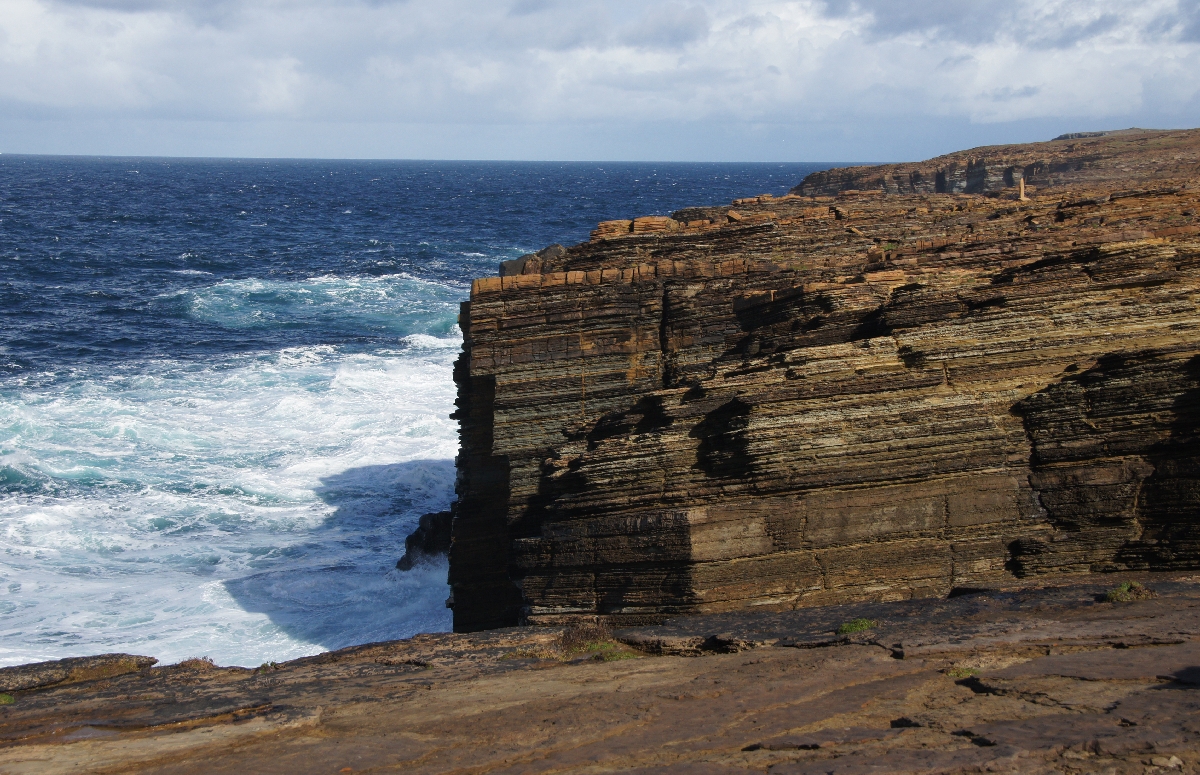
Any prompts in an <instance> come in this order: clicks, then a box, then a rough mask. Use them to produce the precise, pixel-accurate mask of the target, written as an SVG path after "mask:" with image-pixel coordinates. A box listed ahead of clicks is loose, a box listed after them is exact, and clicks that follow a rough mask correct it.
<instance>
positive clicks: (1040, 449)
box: [450, 130, 1200, 631]
mask: <svg viewBox="0 0 1200 775" xmlns="http://www.w3.org/2000/svg"><path fill="white" fill-rule="evenodd" d="M1043 146H1045V147H1043ZM1047 149H1049V150H1047ZM983 150H984V151H986V153H983V152H979V153H976V154H975V155H976V156H977V157H979V158H981V159H984V162H981V163H982V164H983V168H985V169H986V170H994V169H1001V173H1000V174H999V176H998V177H997V176H996V175H993V174H992V172H987V175H986V176H985V177H986V180H987V181H990V182H988V183H987V185H986V186H985V187H983V188H982V189H979V190H981V191H984V192H985V193H988V194H989V195H987V196H985V195H982V194H951V193H925V189H923V188H921V187H919V186H910V187H909V188H907V189H906V188H903V187H899V188H896V187H892V186H890V185H887V184H880V185H879V186H876V187H875V190H874V191H873V192H872V191H864V190H863V189H867V188H870V187H871V186H869V185H868V183H869V182H870V181H872V180H885V181H886V180H888V179H892V178H888V177H887V176H888V175H893V172H894V170H893V169H892V168H891V167H889V168H852V169H850V170H844V171H840V172H838V171H833V172H830V173H821V174H819V175H817V176H812V177H810V178H809V179H807V180H806V181H805V182H804V183H803V184H801V185H800V186H799V187H798V189H797V191H798V192H800V193H799V194H793V195H790V196H788V197H780V198H771V197H757V198H751V199H744V200H739V201H738V202H736V203H734V204H733V205H732V206H729V207H715V208H696V209H693V210H688V211H681V212H679V213H676V214H675V215H674V216H673V217H671V218H665V217H657V218H641V219H630V220H628V221H614V222H608V223H606V224H601V226H600V228H598V229H597V231H596V232H595V233H594V235H593V239H592V241H590V242H588V243H584V244H582V245H576V246H574V247H571V248H567V249H561V248H559V249H554V250H548V251H543V252H542V253H540V254H537V255H533V256H529V257H527V258H526V259H525V260H523V261H521V262H519V266H518V265H512V266H508V267H506V269H505V276H504V277H496V278H488V279H482V280H477V281H476V282H475V284H474V286H473V288H472V292H471V300H470V302H469V303H467V304H464V306H463V310H462V315H461V317H460V321H461V325H462V328H463V331H464V335H465V344H464V353H463V356H462V358H461V359H460V361H459V362H458V365H457V367H456V370H455V379H456V382H457V383H458V388H459V397H458V410H457V412H456V414H455V417H457V418H458V420H459V422H460V425H461V437H462V451H461V454H460V457H459V459H458V472H459V479H458V486H457V487H458V501H457V503H456V504H455V506H454V518H453V542H452V545H451V549H450V563H451V566H450V581H451V584H452V589H453V598H452V601H453V607H454V621H455V628H456V630H459V631H471V630H480V629H485V628H491V627H500V626H509V625H515V624H518V623H539V624H554V623H564V622H568V621H572V620H575V619H581V618H583V619H587V618H593V617H597V616H599V617H602V618H606V619H607V620H609V621H610V622H612V623H613V624H614V625H618V626H620V625H635V624H651V623H654V622H658V621H661V620H662V619H663V618H664V617H666V616H670V615H678V614H696V613H714V612H721V611H729V610H736V609H741V608H746V607H751V606H769V607H772V608H776V609H789V608H795V607H802V606H813V605H828V604H837V603H846V602H852V601H869V600H896V599H907V598H919V597H924V596H946V595H948V594H950V593H951V592H952V591H954V590H956V589H957V590H961V589H974V588H986V587H995V586H997V585H1009V584H1012V583H1014V582H1015V581H1016V580H1017V579H1030V578H1032V577H1037V576H1042V575H1046V574H1063V573H1087V572H1093V571H1111V570H1155V569H1157V570H1167V569H1183V568H1194V567H1197V565H1198V564H1200V518H1198V517H1197V514H1200V510H1198V509H1200V487H1198V486H1197V476H1198V475H1200V445H1198V437H1197V430H1198V425H1197V422H1198V419H1200V418H1198V415H1197V412H1198V411H1200V402H1198V400H1197V399H1198V397H1200V392H1198V391H1200V338H1198V336H1197V334H1198V330H1197V329H1198V327H1200V315H1198V314H1197V307H1196V302H1197V294H1198V292H1200V218H1197V211H1198V210H1200V187H1197V186H1198V184H1200V174H1198V172H1197V160H1198V159H1200V155H1198V151H1200V131H1195V130H1193V131H1188V132H1160V133H1126V134H1116V135H1112V136H1106V137H1089V138H1082V139H1078V138H1077V139H1071V140H1061V141H1057V142H1054V143H1049V144H1038V145H1035V146H1018V147H1006V148H1004V149H1001V150H1002V151H1003V153H1000V152H999V151H996V150H995V149H983ZM1050 151H1052V152H1053V153H1052V156H1053V159H1054V160H1055V161H1054V163H1053V164H1052V165H1051V168H1052V173H1053V174H1048V175H1046V176H1044V177H1041V178H1039V177H1038V174H1040V173H1036V170H1035V171H1032V172H1030V171H1024V172H1022V174H1023V175H1024V177H1025V179H1026V181H1027V183H1030V185H1028V186H1027V192H1028V193H1029V195H1030V199H1029V200H1027V201H1021V200H1018V199H1017V189H1016V188H1013V187H1012V186H1014V185H1016V183H1019V180H1018V179H1017V178H1012V179H1011V180H1010V179H1009V178H1006V177H1005V175H1004V174H1003V170H1002V168H1004V165H1008V166H1013V165H1014V164H1017V162H1019V161H1020V159H1021V158H1025V157H1022V156H1021V154H1022V153H1024V154H1026V156H1029V157H1030V158H1032V157H1033V156H1037V157H1039V158H1041V157H1046V154H1047V153H1049V152H1050ZM972 153H975V152H972ZM989 154H991V155H992V156H996V157H997V158H999V159H1000V161H1001V162H1003V164H1001V165H1000V166H999V167H997V166H996V165H995V164H992V162H991V161H988V159H990V158H991V157H990V156H989ZM1047 158H1049V157H1047ZM1014 160H1015V161H1014ZM935 162H936V163H935ZM943 162H944V160H934V162H930V163H928V165H927V166H930V165H932V166H930V169H934V168H938V165H942V166H945V164H943ZM1010 162H1011V163H1010ZM1054 165H1057V166H1054ZM917 166H918V167H919V166H920V165H917ZM922 169H924V168H923V167H922ZM1022 169H1023V170H1024V168H1022ZM922 174H924V173H922ZM893 177H894V175H893ZM910 178H911V176H910ZM935 178H936V175H935ZM993 178H994V179H993ZM1010 178H1011V176H1010ZM864 181H866V182H864ZM847 188H853V189H855V190H853V191H843V189H847ZM935 188H936V186H935ZM969 188H970V187H969V186H964V189H969ZM893 189H894V190H897V191H901V192H904V191H913V192H916V193H899V194H896V193H884V192H885V191H887V192H892V191H893ZM951 190H958V189H957V188H953V189H951ZM835 191H841V192H842V193H841V194H840V195H838V196H805V195H802V194H808V193H822V194H824V193H832V192H835Z"/></svg>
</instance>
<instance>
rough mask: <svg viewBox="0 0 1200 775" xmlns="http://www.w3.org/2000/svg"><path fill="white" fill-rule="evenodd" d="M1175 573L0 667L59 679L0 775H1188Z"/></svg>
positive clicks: (30, 693)
mask: <svg viewBox="0 0 1200 775" xmlns="http://www.w3.org/2000/svg"><path fill="white" fill-rule="evenodd" d="M1174 575H1175V576H1176V578H1175V579H1174V580H1171V579H1168V578H1163V577H1162V576H1161V575H1159V576H1158V577H1156V578H1151V577H1150V574H1140V575H1139V578H1140V579H1141V580H1142V582H1144V583H1145V584H1146V585H1147V586H1148V587H1150V588H1151V589H1154V590H1156V591H1157V592H1158V597H1157V598H1154V599H1149V600H1142V601H1137V602H1130V603H1109V602H1104V599H1105V595H1104V593H1105V591H1106V589H1107V585H1101V584H1099V583H1097V581H1100V579H1095V578H1092V579H1083V581H1084V582H1085V583H1082V584H1076V585H1072V586H1065V587H1059V588H1051V589H1036V590H1024V591H1005V592H1002V593H996V594H987V593H983V594H973V595H966V596H960V597H955V598H953V599H950V600H944V601H943V600H914V601H902V602H894V603H879V604H859V605H853V606H841V607H833V608H826V609H806V610H803V611H787V612H781V613H772V612H767V611H762V610H752V611H739V612H733V613H727V614H716V615H713V616H708V617H691V618H683V619H680V620H677V621H674V622H670V623H668V624H666V625H663V626H655V627H639V628H632V629H629V630H617V631H616V633H615V638H616V641H615V642H614V641H613V640H610V639H607V638H604V637H602V636H600V637H596V634H595V633H594V631H593V633H591V634H588V635H587V637H585V638H581V637H579V636H581V635H584V634H585V633H586V632H587V631H586V630H585V631H584V632H580V631H579V630H568V631H567V632H564V633H561V634H560V631H559V630H557V629H555V628H544V627H538V628H534V627H527V628H514V629H507V630H501V631H496V632H488V633H473V634H450V633H441V634H436V635H420V636H417V637H415V638H413V639H411V640H407V641H396V642H392V643H376V644H371V645H367V646H357V647H354V648H349V649H343V650H341V651H337V652H332V653H327V654H321V655H318V656H314V657H307V658H304V659H298V660H294V661H291V662H286V663H283V664H274V663H271V664H267V665H263V666H262V667H260V668H257V669H254V670H248V669H245V668H220V667H215V666H213V665H211V664H209V663H206V662H204V661H203V660H190V661H189V662H188V663H184V664H181V665H172V666H167V667H154V668H151V667H148V666H147V665H145V664H143V665H141V666H140V667H134V666H131V667H129V668H122V669H121V670H118V671H115V672H111V673H107V674H100V675H90V676H81V675H75V673H76V670H75V669H74V667H68V668H66V669H64V667H63V665H62V664H61V663H50V664H47V665H37V666H26V667H23V668H7V669H4V670H0V686H3V685H10V686H11V685H13V684H17V685H21V686H26V687H29V686H30V684H31V683H38V682H40V680H41V679H39V678H36V677H35V678H33V679H31V678H30V676H31V675H34V674H37V675H39V676H46V675H51V674H57V675H59V676H66V675H67V674H71V677H67V678H58V679H55V681H54V682H53V683H52V684H50V685H44V684H43V685H38V686H37V687H36V688H32V687H30V688H24V689H21V690H19V691H18V690H12V694H11V695H9V697H8V700H9V702H8V704H6V705H2V706H0V771H3V772H5V773H64V772H70V773H97V774H99V773H121V774H122V775H124V774H125V773H135V772H136V773H164V774H165V773H175V774H176V775H181V774H182V773H205V775H208V774H209V773H286V774H287V775H293V774H294V773H309V772H312V773H337V772H343V773H345V772H355V773H358V772H372V773H375V772H389V773H390V772H403V773H429V774H433V773H462V774H463V775H466V774H468V773H472V774H477V773H481V772H487V773H521V774H522V775H527V774H528V773H557V774H558V775H561V774H562V773H591V774H593V775H595V774H596V773H622V774H625V773H667V772H682V773H689V774H690V773H697V772H699V773H721V774H722V775H731V774H737V773H741V774H742V775H752V774H755V773H757V774H758V775H765V774H766V773H772V774H774V775H778V774H779V773H804V774H805V775H827V773H830V772H834V773H840V775H872V774H873V775H880V774H881V773H886V775H903V774H908V773H911V774H912V775H917V774H918V773H920V774H922V775H929V773H941V774H942V775H950V774H951V773H980V772H991V773H1012V774H1013V775H1015V774H1016V773H1020V775H1030V774H1031V773H1036V774H1038V775H1042V774H1044V775H1051V774H1052V773H1057V774H1060V775H1061V773H1104V772H1113V773H1122V774H1125V773H1129V774H1130V775H1132V774H1133V773H1137V775H1143V773H1151V772H1182V773H1195V772H1196V771H1197V767H1198V766H1200V692H1198V691H1197V685H1198V684H1200V670H1198V669H1197V667H1196V665H1197V660H1200V640H1198V639H1197V638H1198V637H1200V584H1197V582H1196V581H1195V580H1191V581H1188V580H1186V579H1179V578H1178V574H1174ZM1123 578H1124V577H1123ZM1089 580H1090V582H1091V583H1086V582H1087V581H1089ZM1104 581H1107V582H1108V585H1111V584H1112V583H1113V582H1114V581H1115V580H1113V579H1104ZM848 625H852V626H848ZM847 629H852V630H856V631H855V632H850V633H842V634H839V633H838V632H837V631H838V630H847ZM629 644H633V645H636V646H638V647H640V648H642V649H645V651H644V652H643V651H637V650H633V649H630V648H629V647H628V645H629ZM647 652H648V653H647ZM676 654H686V655H688V656H686V657H685V656H675V655H676ZM136 659H137V658H132V657H128V656H126V657H124V660H123V661H124V662H125V663H127V664H132V662H133V661H135V660H136ZM142 661H143V662H150V661H153V660H145V659H144V658H143V660H142Z"/></svg>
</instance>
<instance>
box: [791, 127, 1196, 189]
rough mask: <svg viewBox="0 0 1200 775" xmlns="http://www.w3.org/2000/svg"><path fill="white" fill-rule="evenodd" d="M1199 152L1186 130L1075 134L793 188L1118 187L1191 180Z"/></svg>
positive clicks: (853, 170) (842, 174)
mask: <svg viewBox="0 0 1200 775" xmlns="http://www.w3.org/2000/svg"><path fill="white" fill-rule="evenodd" d="M1197 175H1200V153H1197V147H1196V143H1195V135H1194V133H1193V132H1192V131H1190V130H1183V131H1163V130H1152V129H1122V130H1118V131H1115V132H1076V133H1073V134H1066V135H1062V136H1061V137H1056V138H1055V139H1053V140H1051V141H1049V142H1045V143H1028V144H1025V145H994V146H990V147H985V148H973V149H971V150H969V151H961V152H958V153H951V154H947V155H946V156H939V157H937V158H936V159H929V160H928V161H924V162H917V163H916V164H887V165H881V166H876V167H843V168H839V169H832V170H826V171H824V172H817V173H815V174H812V175H809V176H808V177H807V178H805V179H804V181H803V182H801V183H800V185H798V186H796V187H795V188H794V189H792V193H793V194H802V195H805V196H829V195H836V194H838V193H839V192H841V191H845V190H852V189H857V190H864V191H884V192H887V193H889V194H956V193H966V194H983V193H992V192H998V191H1003V190H1005V189H1011V188H1013V187H1014V186H1016V185H1018V183H1019V181H1021V180H1024V181H1025V184H1026V185H1027V186H1036V187H1041V188H1053V187H1059V188H1061V187H1065V186H1073V185H1079V184H1090V185H1097V184H1100V185H1105V184H1113V185H1121V184H1122V182H1128V181H1131V180H1140V181H1143V182H1145V181H1150V180H1161V179H1178V178H1195V177H1196V176H1197Z"/></svg>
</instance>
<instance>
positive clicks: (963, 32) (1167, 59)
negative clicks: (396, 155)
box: [0, 0, 1200, 156]
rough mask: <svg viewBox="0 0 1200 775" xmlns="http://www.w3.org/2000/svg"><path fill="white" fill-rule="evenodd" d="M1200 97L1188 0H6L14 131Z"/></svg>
mask: <svg viewBox="0 0 1200 775" xmlns="http://www.w3.org/2000/svg"><path fill="white" fill-rule="evenodd" d="M1197 95H1200V0H1145V1H1144V2H1138V3H1134V2H1127V1H1125V0H1091V1H1090V2H1083V1H1082V0H1036V1H1035V0H925V2H922V3H901V2H896V1H895V0H741V1H740V2H734V0H683V2H680V1H679V0H669V1H668V0H642V1H641V2H633V0H573V1H572V2H566V1H565V0H513V1H510V2H494V0H493V1H492V2H484V1H483V0H371V1H368V0H340V1H339V2H333V0H244V1H243V2H234V1H233V0H209V2H184V0H0V116H4V117H5V118H0V142H3V143H5V144H6V145H7V146H8V148H5V150H7V149H10V148H12V141H11V139H9V138H12V137H17V134H14V133H16V132H17V131H18V130H16V129H13V128H12V127H15V126H17V124H15V123H13V122H37V121H52V120H53V121H60V122H67V123H68V124H70V123H72V122H73V123H75V124H78V125H79V126H83V125H85V124H86V123H87V122H97V121H99V122H115V123H118V124H122V125H135V124H136V123H137V122H164V121H166V122H185V123H186V122H193V123H195V122H222V123H223V125H228V126H231V127H232V126H236V125H238V123H239V122H244V123H245V124H246V125H247V126H250V125H251V124H255V122H258V124H261V122H264V121H269V122H288V125H289V126H291V127H292V129H293V130H294V133H295V134H296V136H303V127H305V126H311V127H314V129H313V131H314V132H316V131H318V129H316V128H317V127H328V126H331V125H333V124H336V123H341V124H360V125H364V126H365V125H374V126H377V127H378V131H379V132H381V133H387V132H391V133H392V134H393V135H394V136H397V137H399V135H397V134H396V132H395V129H394V128H395V127H399V126H404V127H407V128H408V129H406V130H405V131H406V132H409V133H410V134H411V133H412V132H414V131H418V130H414V129H412V128H413V127H418V128H419V127H421V126H428V127H431V129H430V130H429V131H431V132H444V130H443V129H438V127H445V126H449V125H455V126H475V127H478V128H479V129H478V130H477V131H478V134H479V136H480V137H483V136H484V135H485V134H487V133H491V134H492V135H495V136H499V135H500V134H502V133H501V132H500V130H499V129H498V128H499V127H501V126H505V127H512V126H525V127H529V128H530V132H529V134H530V136H533V135H535V134H536V135H538V136H544V135H545V133H547V132H549V133H551V134H555V133H557V134H556V136H561V137H562V138H567V139H569V138H570V137H571V136H572V135H576V136H579V137H583V136H585V135H589V133H590V132H592V129H590V128H594V127H597V126H600V125H607V126H623V127H636V126H646V127H651V126H653V127H658V129H656V130H655V131H667V130H665V129H663V127H671V126H674V127H677V130H676V131H677V132H684V131H686V132H704V131H710V132H711V141H712V142H714V143H715V142H716V138H717V137H718V136H720V137H728V136H730V135H729V134H728V133H727V131H726V129H725V128H728V127H739V126H740V127H744V128H745V130H744V133H745V134H747V136H750V135H753V134H754V132H758V131H759V130H757V129H754V130H752V129H751V128H752V127H765V126H771V127H779V128H781V129H779V130H778V132H779V133H785V134H786V132H787V131H791V132H792V134H793V135H794V136H796V137H799V138H803V137H808V138H817V137H826V136H829V135H830V133H833V134H838V133H840V134H841V135H844V136H851V135H855V133H859V132H861V130H862V127H864V126H871V125H879V126H880V127H881V128H880V130H879V133H880V136H882V134H885V133H886V127H887V126H889V125H891V126H894V125H895V124H896V123H897V122H916V123H920V122H926V123H927V124H928V123H929V122H942V123H943V124H945V125H949V124H954V125H961V126H968V127H970V126H978V127H986V126H987V125H990V124H998V123H999V124H1003V123H1011V122H1046V121H1058V122H1074V123H1072V126H1082V125H1086V126H1088V127H1094V126H1100V125H1107V122H1108V121H1109V120H1116V119H1117V118H1118V117H1120V118H1125V117H1128V116H1138V115H1153V116H1159V117H1166V118H1168V119H1170V117H1172V116H1174V117H1175V118H1174V119H1172V120H1174V121H1176V122H1178V123H1200V108H1198V96H1197ZM6 121H7V122H8V123H5V122H6ZM122 122H124V123H122ZM131 122H132V123H131ZM196 125H197V126H198V125H199V124H196ZM22 126H25V124H22ZM146 126H149V124H148V123H147V124H146ZM6 127H7V128H6ZM389 127H391V128H392V129H389ZM535 127H536V128H537V131H536V132H535V131H533V128H535ZM705 127H711V128H712V129H711V130H706V129H704V128H705ZM716 127H723V128H722V129H720V130H718V129H717V128H716ZM489 128H490V129H489ZM788 128H790V130H789V129H788ZM21 131H25V130H21ZM64 131H65V130H64ZM319 131H328V130H327V129H322V130H319ZM505 131H507V130H505ZM729 131H733V130H729ZM773 131H774V130H773ZM6 134H7V135H8V137H6ZM601 134H603V133H602V132H601ZM736 135H737V132H736V131H733V136H736ZM456 136H457V135H456ZM505 136H507V135H505ZM463 137H465V138H468V139H466V140H464V142H465V143H467V144H468V145H469V143H470V140H469V137H470V133H469V132H467V133H465V134H464V135H463ZM396 142H397V143H399V142H400V141H399V140H397V141H396ZM564 142H566V140H564ZM964 142H966V140H964ZM567 145H569V143H567ZM396 147H397V148H398V149H400V150H398V151H397V152H400V153H402V152H403V150H402V147H401V146H400V145H397V146H396ZM531 147H532V146H531ZM562 147H566V146H562ZM580 152H581V153H582V152H583V151H580ZM459 153H460V154H461V155H465V156H471V155H473V154H472V151H471V149H470V148H467V147H464V148H463V149H462V150H461V151H460V152H459Z"/></svg>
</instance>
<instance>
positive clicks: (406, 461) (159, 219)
mask: <svg viewBox="0 0 1200 775" xmlns="http://www.w3.org/2000/svg"><path fill="white" fill-rule="evenodd" d="M817 168H818V167H816V166H815V165H802V164H788V165H780V164H575V163H571V164H558V163H467V162H463V163H457V162H360V161H287V160H272V161H250V160H231V161H215V160H172V159H112V158H103V159H101V158H51V157H22V156H0V267H2V268H3V269H2V273H0V664H12V663H18V662H24V661H30V660H34V659H47V658H56V657H62V656H69V655H76V654H90V653H99V652H105V651H134V652H139V653H146V654H149V655H151V656H157V657H160V658H162V659H165V660H173V659H181V658H185V657H189V656H201V655H209V656H212V657H213V658H215V659H216V660H217V661H218V662H224V663H233V664H258V663H260V662H262V661H265V660H280V659H284V658H289V657H294V656H298V655H301V654H310V653H314V652H317V651H320V650H322V649H328V648H336V647H340V646H345V645H349V644H352V643H360V642H366V641H372V640H382V639H386V638H396V637H404V636H407V635H411V634H413V633H414V632H418V631H422V630H424V631H429V630H438V629H446V628H448V626H449V616H448V613H447V611H446V609H445V608H444V606H443V605H442V603H443V600H444V598H445V596H446V587H445V570H446V569H445V566H444V564H443V565H437V564H434V565H431V566H427V567H424V568H419V569H417V570H415V571H413V572H411V573H401V572H399V571H396V570H395V569H394V567H393V566H394V564H395V561H396V559H397V556H398V554H399V553H400V547H401V546H402V544H403V538H404V535H405V534H406V533H407V532H408V531H409V530H410V529H411V528H412V526H413V523H414V522H415V521H416V519H417V517H418V516H419V515H420V514H421V513H422V512H424V511H429V510H436V509H440V508H444V507H445V506H446V505H447V503H448V502H449V499H450V496H451V492H452V486H453V478H454V470H453V462H452V461H453V458H454V455H455V453H456V451H457V436H456V428H455V425H454V423H453V422H452V421H450V420H449V418H448V415H449V413H450V412H451V410H452V406H453V400H454V387H453V384H452V380H451V366H452V363H453V360H454V358H455V357H456V354H457V351H458V348H459V345H460V341H461V339H460V334H459V332H458V330H457V327H456V315H457V311H458V303H459V302H460V301H461V300H462V299H464V298H465V297H466V295H467V290H468V287H469V285H468V284H469V281H470V280H471V279H472V278H474V277H478V276H484V275H494V274H495V272H496V267H497V264H498V263H499V262H500V261H503V260H506V259H510V258H514V257H516V256H519V255H521V254H523V253H527V252H531V251H534V250H538V249H540V248H542V247H544V246H546V245H548V244H551V243H554V242H560V243H563V244H572V243H575V242H580V241H583V240H585V239H587V236H588V232H589V231H590V230H591V229H592V228H594V226H595V224H596V223H597V222H599V221H602V220H608V219H612V218H627V217H633V216H637V215H649V214H667V213H670V212H671V211H673V210H675V209H678V208H681V207H686V206H693V205H706V204H722V203H727V202H729V201H730V200H731V199H733V198H735V197H740V196H748V195H753V194H761V193H767V192H770V193H775V194H782V193H784V192H785V191H786V190H787V189H788V188H790V187H791V186H793V185H795V184H796V182H798V181H799V180H800V179H801V178H802V177H803V176H804V175H805V174H806V173H807V172H809V171H812V170H813V169H817Z"/></svg>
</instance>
